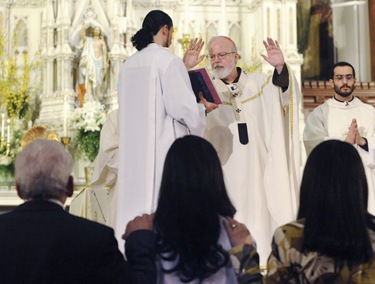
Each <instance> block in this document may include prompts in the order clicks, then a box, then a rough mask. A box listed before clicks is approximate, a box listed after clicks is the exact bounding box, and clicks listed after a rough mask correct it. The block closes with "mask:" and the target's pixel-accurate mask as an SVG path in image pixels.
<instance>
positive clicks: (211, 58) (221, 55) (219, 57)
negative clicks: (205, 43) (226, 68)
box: [207, 51, 236, 60]
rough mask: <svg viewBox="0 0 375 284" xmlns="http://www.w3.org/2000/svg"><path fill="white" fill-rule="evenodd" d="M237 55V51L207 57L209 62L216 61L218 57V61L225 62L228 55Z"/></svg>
mask: <svg viewBox="0 0 375 284" xmlns="http://www.w3.org/2000/svg"><path fill="white" fill-rule="evenodd" d="M233 53H236V52H235V51H232V52H220V53H218V54H209V55H207V59H209V60H215V57H217V59H218V60H223V59H224V58H225V57H227V55H228V54H233Z"/></svg>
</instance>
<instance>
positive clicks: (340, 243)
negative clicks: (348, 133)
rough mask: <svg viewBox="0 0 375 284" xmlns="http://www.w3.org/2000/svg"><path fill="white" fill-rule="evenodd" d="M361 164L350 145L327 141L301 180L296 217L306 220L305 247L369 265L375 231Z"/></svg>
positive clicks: (316, 149) (312, 158) (313, 156)
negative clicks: (371, 231) (369, 210)
mask: <svg viewBox="0 0 375 284" xmlns="http://www.w3.org/2000/svg"><path fill="white" fill-rule="evenodd" d="M367 199H368V188H367V180H366V175H365V171H364V167H363V163H362V160H361V158H360V156H359V154H358V152H357V150H356V149H355V148H354V147H353V146H352V145H351V144H349V143H346V142H342V141H338V140H328V141H325V142H322V143H321V144H319V145H318V146H316V147H315V148H314V150H313V151H312V152H311V154H310V156H309V157H308V159H307V162H306V166H305V169H304V173H303V178H302V182H301V196H300V207H299V212H298V219H304V220H305V228H304V233H303V245H302V247H303V249H304V250H305V251H317V252H319V253H321V254H325V255H327V256H330V257H334V258H336V259H341V260H351V261H359V262H363V261H365V262H366V261H368V260H370V259H371V258H372V254H373V252H372V246H371V242H370V238H369V234H368V229H369V228H370V229H371V230H375V228H374V227H375V226H374V217H373V216H371V215H370V214H369V213H368V211H367Z"/></svg>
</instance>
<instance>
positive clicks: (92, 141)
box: [71, 101, 106, 162]
mask: <svg viewBox="0 0 375 284" xmlns="http://www.w3.org/2000/svg"><path fill="white" fill-rule="evenodd" d="M105 119H106V114H105V111H104V105H102V104H101V103H100V102H95V101H88V102H85V103H84V105H83V107H81V108H76V109H75V110H74V112H73V114H72V118H71V123H72V127H73V128H74V129H77V130H78V132H77V135H76V136H75V138H74V141H73V145H74V146H75V147H76V151H77V152H76V154H77V157H78V158H81V157H86V158H87V159H88V160H89V161H90V162H93V161H94V159H95V157H96V155H97V154H98V151H99V144H100V130H101V128H102V126H103V123H104V121H105Z"/></svg>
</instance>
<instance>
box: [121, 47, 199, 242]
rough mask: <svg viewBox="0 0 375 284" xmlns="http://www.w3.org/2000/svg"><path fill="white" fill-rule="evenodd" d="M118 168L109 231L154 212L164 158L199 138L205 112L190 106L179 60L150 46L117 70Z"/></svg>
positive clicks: (186, 78)
mask: <svg viewBox="0 0 375 284" xmlns="http://www.w3.org/2000/svg"><path fill="white" fill-rule="evenodd" d="M118 100H119V134H120V143H119V169H118V180H117V182H118V183H117V189H118V190H117V191H118V192H117V207H116V208H117V216H116V228H115V233H116V237H117V239H118V241H119V247H120V249H122V247H123V241H122V240H121V235H122V234H123V233H124V230H125V226H126V224H127V222H128V221H130V220H132V219H133V218H134V217H136V216H137V215H140V214H143V213H151V212H152V211H154V210H155V207H156V203H157V198H158V193H159V186H160V181H161V175H162V170H163V165H164V160H165V156H166V154H167V151H168V150H169V147H170V146H171V145H172V143H173V141H174V140H175V139H176V138H178V137H181V136H183V135H186V134H188V133H189V132H188V129H189V130H190V133H191V134H194V135H198V136H202V135H203V131H204V127H205V122H206V118H205V109H204V106H203V104H198V103H197V102H196V98H195V95H194V93H193V91H192V87H191V83H190V80H189V75H188V73H187V70H186V67H185V65H184V64H183V62H182V60H181V59H180V58H179V57H177V56H175V55H173V54H172V53H171V51H170V50H169V49H168V48H164V47H161V46H160V45H157V44H155V43H151V44H149V45H148V46H147V47H146V48H144V49H142V50H141V51H139V52H137V53H136V54H134V55H133V56H131V57H129V58H128V59H127V60H126V62H125V63H124V65H123V67H122V68H121V71H120V75H119V83H118Z"/></svg>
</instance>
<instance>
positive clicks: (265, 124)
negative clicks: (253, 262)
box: [204, 36, 300, 265]
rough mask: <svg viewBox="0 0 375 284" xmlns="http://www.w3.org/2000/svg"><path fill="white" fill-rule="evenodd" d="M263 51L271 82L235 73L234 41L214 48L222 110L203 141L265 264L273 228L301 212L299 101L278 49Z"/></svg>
mask: <svg viewBox="0 0 375 284" xmlns="http://www.w3.org/2000/svg"><path fill="white" fill-rule="evenodd" d="M263 44H264V47H265V49H266V54H265V55H262V57H263V58H264V60H266V61H267V62H268V63H269V64H270V65H272V66H273V67H274V68H275V69H274V72H273V75H272V76H267V75H265V74H259V73H247V72H246V71H244V70H242V69H241V68H239V67H236V65H237V61H238V60H239V54H238V52H237V47H236V45H235V43H234V42H233V41H232V40H231V39H230V38H228V37H225V36H218V37H213V38H212V39H211V40H210V41H209V43H208V52H209V54H208V58H209V60H210V63H211V69H212V71H213V73H214V78H213V82H214V84H215V87H216V89H217V90H218V93H219V96H220V99H221V101H222V104H220V105H219V106H218V107H217V108H216V109H214V110H212V111H211V112H210V113H208V114H207V123H206V130H205V134H204V137H205V138H206V139H207V140H208V141H210V142H211V143H212V144H213V146H214V147H215V149H216V151H217V152H218V155H219V158H220V161H221V165H222V167H223V171H224V175H225V182H226V186H227V188H228V194H229V196H230V197H231V200H233V203H234V205H235V207H236V208H237V214H236V218H237V219H238V220H239V221H241V222H243V223H244V224H246V225H247V226H248V227H249V228H250V230H251V232H252V235H253V236H254V238H255V239H256V240H257V245H258V252H259V255H260V263H261V264H263V265H265V263H266V260H267V257H268V254H269V252H270V243H271V238H272V233H273V231H274V229H276V227H277V226H280V225H282V224H285V223H286V222H289V221H291V220H293V219H294V218H295V215H296V211H297V200H298V179H299V167H300V165H299V164H300V161H299V156H300V153H299V152H300V150H299V149H300V147H299V129H298V105H299V99H300V94H299V87H298V86H297V82H296V79H295V78H294V76H293V74H292V72H291V71H290V70H289V68H288V66H287V64H286V63H285V60H284V56H283V53H282V51H281V48H280V46H279V44H278V42H277V41H274V40H273V39H272V38H267V40H266V41H263Z"/></svg>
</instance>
